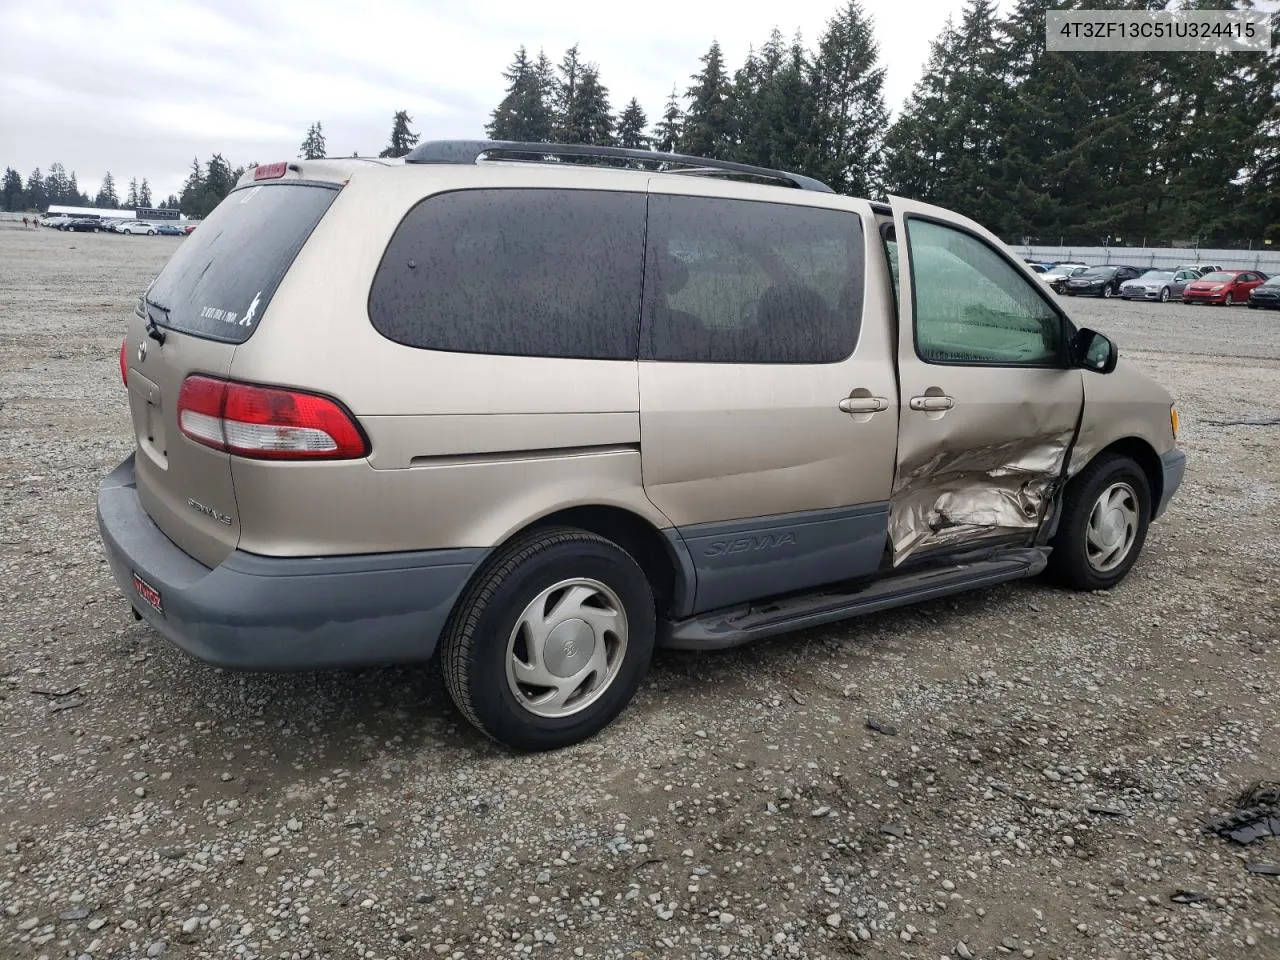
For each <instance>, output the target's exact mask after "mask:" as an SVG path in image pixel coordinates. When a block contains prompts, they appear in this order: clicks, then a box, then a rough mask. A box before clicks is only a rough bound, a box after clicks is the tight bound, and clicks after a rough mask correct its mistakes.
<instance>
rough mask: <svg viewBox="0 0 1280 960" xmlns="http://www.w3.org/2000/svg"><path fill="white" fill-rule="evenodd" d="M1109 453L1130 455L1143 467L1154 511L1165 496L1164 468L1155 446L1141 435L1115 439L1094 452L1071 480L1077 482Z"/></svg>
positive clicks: (1130, 457)
mask: <svg viewBox="0 0 1280 960" xmlns="http://www.w3.org/2000/svg"><path fill="white" fill-rule="evenodd" d="M1108 454H1118V455H1120V456H1125V457H1128V458H1129V459H1130V460H1132V461H1134V462H1135V463H1136V464H1137V465H1138V466H1139V467H1141V468H1142V473H1143V475H1144V476H1145V477H1146V478H1147V486H1148V487H1149V488H1150V490H1151V504H1150V508H1151V511H1152V512H1153V513H1154V512H1155V509H1156V505H1157V504H1159V503H1160V502H1161V500H1162V498H1163V496H1164V468H1163V466H1162V465H1161V463H1160V455H1159V454H1158V453H1156V449H1155V447H1153V446H1152V445H1151V444H1150V443H1148V442H1147V441H1146V440H1144V439H1142V438H1141V437H1135V436H1128V437H1121V438H1120V439H1119V440H1113V441H1112V442H1111V443H1109V444H1107V446H1105V447H1103V448H1102V449H1100V450H1098V451H1097V452H1096V453H1094V454H1093V456H1091V457H1090V458H1089V459H1088V460H1087V461H1086V462H1084V463H1082V464H1081V465H1080V469H1079V470H1076V471H1075V476H1073V477H1072V480H1071V482H1075V480H1076V479H1077V478H1078V477H1079V476H1080V475H1081V474H1083V473H1084V471H1085V469H1086V468H1087V467H1088V466H1089V465H1090V464H1092V463H1096V462H1097V460H1098V458H1099V457H1105V456H1107V455H1108Z"/></svg>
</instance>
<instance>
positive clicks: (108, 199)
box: [94, 170, 120, 210]
mask: <svg viewBox="0 0 1280 960" xmlns="http://www.w3.org/2000/svg"><path fill="white" fill-rule="evenodd" d="M94 205H95V206H98V207H102V208H104V209H107V210H115V209H117V208H118V207H119V206H120V197H119V196H117V195H116V179H115V177H113V176H111V171H110V170H108V171H107V172H106V174H105V175H104V176H103V178H102V186H101V187H99V188H98V196H97V198H96V199H95V200H94Z"/></svg>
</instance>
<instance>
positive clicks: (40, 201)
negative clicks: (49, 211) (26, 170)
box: [27, 167, 49, 213]
mask: <svg viewBox="0 0 1280 960" xmlns="http://www.w3.org/2000/svg"><path fill="white" fill-rule="evenodd" d="M48 205H49V200H48V198H47V197H46V196H45V192H44V175H43V174H41V173H40V168H39V167H36V168H35V169H34V170H32V171H31V175H30V176H29V177H27V206H29V207H30V208H31V209H33V210H35V211H36V212H38V213H43V212H44V211H45V208H46V207H48Z"/></svg>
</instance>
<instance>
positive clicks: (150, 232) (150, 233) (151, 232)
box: [147, 230, 156, 237]
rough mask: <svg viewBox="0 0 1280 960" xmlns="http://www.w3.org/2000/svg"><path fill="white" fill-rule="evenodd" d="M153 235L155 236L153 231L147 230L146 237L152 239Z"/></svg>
mask: <svg viewBox="0 0 1280 960" xmlns="http://www.w3.org/2000/svg"><path fill="white" fill-rule="evenodd" d="M155 235H156V232H155V231H154V230H148V231H147V236H148V237H154V236H155Z"/></svg>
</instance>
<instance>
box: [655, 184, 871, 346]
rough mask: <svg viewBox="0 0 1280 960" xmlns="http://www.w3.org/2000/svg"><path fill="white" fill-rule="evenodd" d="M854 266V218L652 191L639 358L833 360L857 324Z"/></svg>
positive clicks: (859, 266) (858, 248)
mask: <svg viewBox="0 0 1280 960" xmlns="http://www.w3.org/2000/svg"><path fill="white" fill-rule="evenodd" d="M863 266H864V255H863V237H862V220H861V218H859V217H858V216H857V215H856V214H853V213H846V212H844V211H839V210H824V209H819V208H816V207H803V206H791V205H787V204H779V203H761V202H758V201H750V200H727V199H720V198H707V197H674V196H652V197H650V200H649V236H648V244H647V253H646V262H645V289H644V324H643V327H642V333H641V348H640V355H641V358H642V359H646V360H676V361H692V362H705V363H833V362H836V361H839V360H843V359H845V358H846V357H848V356H849V355H850V354H851V353H853V349H854V346H855V345H856V343H857V339H858V333H859V329H860V326H861V322H862V285H863Z"/></svg>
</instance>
